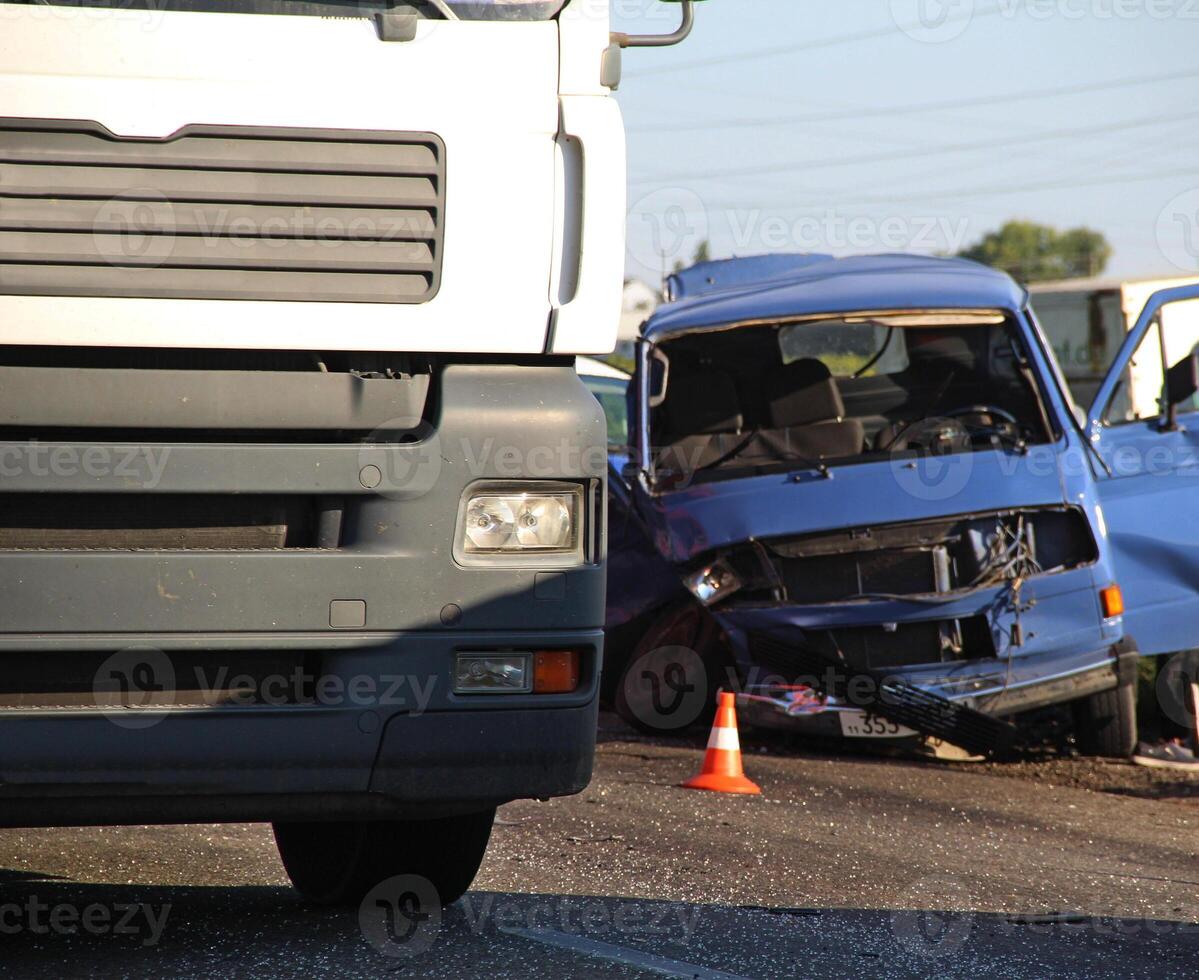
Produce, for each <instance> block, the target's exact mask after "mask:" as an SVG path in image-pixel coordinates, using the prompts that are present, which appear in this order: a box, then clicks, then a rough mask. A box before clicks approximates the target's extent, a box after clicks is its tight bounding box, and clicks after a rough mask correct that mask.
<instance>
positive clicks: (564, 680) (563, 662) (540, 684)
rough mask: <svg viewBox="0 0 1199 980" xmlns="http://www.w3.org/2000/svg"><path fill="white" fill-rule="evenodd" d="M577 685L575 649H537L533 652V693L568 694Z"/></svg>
mask: <svg viewBox="0 0 1199 980" xmlns="http://www.w3.org/2000/svg"><path fill="white" fill-rule="evenodd" d="M578 687H579V652H578V651H577V650H538V651H537V652H536V653H534V654H533V693H534V694H570V693H571V692H572V691H576V690H578Z"/></svg>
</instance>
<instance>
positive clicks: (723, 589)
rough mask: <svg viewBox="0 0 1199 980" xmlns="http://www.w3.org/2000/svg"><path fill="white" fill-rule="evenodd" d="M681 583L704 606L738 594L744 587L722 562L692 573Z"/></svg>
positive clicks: (731, 570) (739, 579)
mask: <svg viewBox="0 0 1199 980" xmlns="http://www.w3.org/2000/svg"><path fill="white" fill-rule="evenodd" d="M683 583H684V584H685V585H686V586H687V588H688V589H690V590H691V594H692V595H694V596H695V598H697V599H698V600H699V601H700V602H702V603H703V604H704V605H705V606H710V605H712V604H713V603H716V602H719V601H720V600H721V599H723V598H725V597H726V596H730V595H733V594H734V593H735V592H740V591H741V589H742V588H743V586H744V583H743V582H742V581H741V577H740V576H739V575H738V574H737V573H736V572H735V571H733V569H732V568H730V567H729V565H728V564H727V563H726V562H724V561H717V562H713V563H712V564H711V565H709V566H708V567H707V568H701V569H700V570H699V571H697V572H692V573H691V574H690V575H688V576H687V577H686V578H685V579H683Z"/></svg>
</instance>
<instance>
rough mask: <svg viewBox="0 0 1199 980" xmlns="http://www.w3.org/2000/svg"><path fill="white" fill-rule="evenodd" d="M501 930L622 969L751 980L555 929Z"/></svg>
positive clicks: (682, 978) (704, 979)
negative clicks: (614, 964)
mask: <svg viewBox="0 0 1199 980" xmlns="http://www.w3.org/2000/svg"><path fill="white" fill-rule="evenodd" d="M500 931H501V932H503V933H506V934H507V935H509V936H519V937H520V938H521V939H531V940H532V941H533V942H535V943H544V944H545V945H546V946H557V947H558V948H559V949H565V950H569V951H570V952H572V953H578V954H580V955H582V956H593V957H595V958H596V959H601V960H608V961H609V962H611V963H619V964H621V965H622V966H631V967H634V968H635V969H638V970H649V971H650V972H652V973H657V974H659V975H660V976H663V977H674V978H675V980H748V978H746V977H742V976H739V975H738V974H735V973H725V972H723V971H721V970H709V969H708V968H707V967H703V966H694V965H693V964H691V963H684V962H682V961H681V960H671V959H667V958H666V957H665V956H655V955H654V954H653V953H643V952H642V951H641V950H638V949H629V948H628V947H626V946H614V945H612V944H611V943H601V942H599V941H598V940H596V939H587V938H585V937H584V936H574V935H571V934H569V933H565V932H557V931H555V930H554V929H501V930H500Z"/></svg>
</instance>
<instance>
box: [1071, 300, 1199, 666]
mask: <svg viewBox="0 0 1199 980" xmlns="http://www.w3.org/2000/svg"><path fill="white" fill-rule="evenodd" d="M1197 352H1199V284H1196V285H1188V286H1178V287H1175V288H1172V289H1164V290H1162V291H1160V292H1157V293H1154V294H1153V295H1152V296H1151V297H1150V298H1149V301H1148V303H1147V304H1146V305H1145V309H1144V310H1143V311H1142V313H1141V315H1140V317H1138V319H1137V322H1136V324H1135V326H1134V327H1133V328H1132V330H1131V331H1130V332H1129V334H1128V336H1127V338H1126V339H1125V341H1124V344H1123V345H1122V347H1121V348H1120V351H1119V353H1118V354H1117V355H1116V359H1115V361H1114V362H1113V363H1112V366H1111V369H1110V370H1109V372H1108V374H1107V376H1106V378H1105V379H1104V381H1103V383H1102V385H1101V386H1100V388H1099V391H1098V393H1097V395H1096V396H1095V401H1094V403H1093V404H1092V406H1091V410H1090V412H1089V415H1088V426H1089V432H1088V435H1089V437H1090V439H1091V444H1092V445H1093V446H1094V447H1095V449H1096V450H1097V452H1098V454H1099V456H1100V457H1101V458H1102V460H1103V462H1104V469H1103V471H1101V472H1100V473H1099V474H1098V478H1099V499H1100V502H1101V504H1102V506H1103V513H1104V518H1105V523H1106V526H1107V530H1108V535H1109V539H1110V541H1111V545H1112V552H1113V559H1114V562H1115V568H1116V575H1117V577H1118V579H1119V583H1120V586H1121V588H1122V589H1123V591H1124V600H1125V607H1126V611H1125V616H1124V623H1125V629H1126V631H1127V633H1128V634H1129V635H1130V636H1131V637H1133V638H1134V639H1135V640H1136V641H1137V644H1138V646H1139V647H1140V649H1141V652H1142V653H1144V654H1158V653H1171V652H1173V651H1176V650H1185V649H1190V648H1193V647H1199V396H1197V395H1196V394H1195V392H1194V391H1190V392H1189V393H1188V391H1187V389H1188V388H1189V385H1187V384H1186V382H1185V380H1180V379H1183V378H1184V376H1187V375H1190V376H1192V377H1193V371H1194V369H1193V368H1192V363H1193V362H1192V358H1194V357H1195V355H1196V353H1197ZM1176 366H1177V367H1176ZM1172 368H1174V370H1171V369H1172ZM1171 377H1172V378H1173V382H1171V383H1170V384H1167V379H1168V378H1171ZM1168 389H1169V390H1170V391H1172V392H1173V394H1172V395H1171V394H1169V393H1168ZM1183 396H1185V397H1183ZM1171 399H1173V401H1174V404H1173V405H1172V406H1171V405H1170V404H1169V401H1170V400H1171Z"/></svg>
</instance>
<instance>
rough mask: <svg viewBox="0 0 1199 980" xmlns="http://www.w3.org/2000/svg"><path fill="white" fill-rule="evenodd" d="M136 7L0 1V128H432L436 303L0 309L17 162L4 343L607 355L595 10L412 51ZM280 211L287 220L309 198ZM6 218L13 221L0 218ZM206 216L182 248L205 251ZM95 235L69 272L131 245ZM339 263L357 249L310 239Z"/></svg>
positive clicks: (608, 237) (135, 175) (89, 301)
mask: <svg viewBox="0 0 1199 980" xmlns="http://www.w3.org/2000/svg"><path fill="white" fill-rule="evenodd" d="M149 7H150V9H142V10H135V9H119V8H120V5H117V8H118V9H110V8H102V7H69V6H68V7H63V6H50V5H40V4H32V5H30V4H13V3H0V105H2V106H3V109H2V110H0V116H3V117H5V118H7V119H14V118H16V119H26V120H74V121H86V122H88V123H89V124H94V125H96V126H98V127H102V130H103V131H106V132H107V133H108V134H111V136H112V137H114V138H116V139H117V140H149V141H159V143H161V142H162V141H168V142H169V141H170V140H171V139H172V138H173V137H175V136H176V135H177V134H181V133H183V132H184V130H185V129H187V128H194V127H204V126H215V127H226V128H237V127H255V128H256V129H262V128H268V129H313V130H343V131H344V130H359V131H363V132H372V133H373V132H378V133H396V132H402V133H430V134H434V135H435V136H436V137H438V138H439V139H440V140H441V141H442V143H443V144H444V154H445V164H444V187H443V188H442V192H443V194H444V214H443V216H442V218H443V224H442V226H441V229H440V231H441V241H440V245H439V247H440V248H441V250H442V254H441V255H440V256H438V258H439V260H440V284H439V287H438V288H437V290H436V293H435V295H433V296H432V298H430V299H428V300H427V301H425V302H418V303H402V304H400V303H391V302H312V301H306V300H304V299H303V298H302V297H299V296H297V299H296V300H295V301H278V300H277V299H270V300H261V301H257V302H245V301H242V300H236V299H228V298H225V299H221V298H189V297H177V298H162V297H155V298H148V297H138V296H97V295H28V294H24V295H13V294H11V293H7V292H6V290H5V280H6V277H10V276H11V272H12V269H11V266H10V265H9V264H8V263H9V262H10V261H12V260H13V259H14V257H19V256H21V255H25V256H28V255H30V254H31V253H36V247H37V246H36V244H31V239H30V237H29V232H28V228H27V227H26V226H25V225H23V224H22V223H21V220H20V217H21V215H20V212H17V211H16V210H15V205H16V204H17V203H18V202H17V201H16V200H14V199H12V198H6V197H5V196H4V192H5V188H6V185H7V186H8V187H9V188H11V186H12V184H13V183H14V181H15V182H16V183H18V184H20V183H21V181H22V180H27V181H33V182H34V184H36V176H33V177H31V176H30V174H29V171H28V169H27V168H28V167H30V166H37V165H38V164H37V162H36V161H34V162H33V163H31V162H30V161H29V160H28V159H17V160H13V159H9V160H0V345H4V344H34V343H36V344H39V345H77V346H87V345H92V346H107V347H112V346H127V347H156V348H161V347H182V348H227V349H236V348H258V349H290V350H297V349H299V350H376V351H408V352H413V351H430V352H434V351H435V352H443V353H454V352H489V353H509V354H518V353H519V354H540V353H558V354H573V353H602V352H606V351H609V350H611V349H612V347H613V345H614V343H615V339H616V329H617V324H618V323H619V319H620V304H621V287H622V273H623V249H622V248H621V243H622V242H623V235H624V212H625V206H624V199H625V166H624V134H623V128H622V124H621V119H620V112H619V109H618V107H617V104H616V102H615V101H614V100H613V99H611V98H610V97H609V96H610V92H609V90H608V89H607V88H605V87H604V86H603V85H601V84H600V73H601V60H602V58H603V55H604V51H605V49H606V48H607V47H608V44H609V23H608V9H607V3H606V2H605V0H601V2H595V0H571V3H570V4H569V5H568V6H567V7H566V9H564V10H563V12H562V13H561V14H560V15H559V18H558V19H557V20H545V21H541V22H532V23H530V22H506V21H500V22H496V21H482V22H471V21H466V20H461V21H449V20H437V19H423V20H421V21H420V22H419V23H418V25H417V30H416V36H415V38H413V39H412V40H410V41H384V40H382V39H381V37H380V35H379V33H378V32H377V29H376V25H375V23H374V22H373V21H372V20H371V19H370V18H369V17H357V18H329V17H314V16H278V15H256V14H246V13H212V12H202V13H201V12H184V11H174V10H165V9H161V5H155V4H150V5H149ZM297 66H303V69H302V70H300V71H297ZM54 162H55V163H56V164H60V163H62V162H64V161H63V160H61V159H60V160H56V161H54ZM67 162H69V161H67ZM16 168H26V169H23V170H20V171H17V170H16ZM6 171H8V172H9V173H8V174H7V176H8V177H9V180H7V181H5V179H4V177H5V176H6ZM122 180H123V181H124V183H122ZM68 183H69V181H68ZM89 186H90V185H89ZM97 186H99V187H103V188H104V189H105V190H104V193H105V195H106V199H100V198H97V199H96V200H95V202H94V203H95V205H96V206H97V207H99V208H103V206H104V204H105V203H106V200H107V202H111V201H114V200H115V201H121V200H124V199H126V198H128V197H131V196H132V197H140V199H142V200H143V201H148V202H149V203H150V204H151V205H153V206H154V207H156V208H159V209H162V208H170V207H171V206H172V204H173V202H172V201H171V200H170V198H171V194H170V193H169V191H162V190H161V189H160V188H158V187H157V186H156V180H155V172H154V171H149V172H146V171H143V172H137V171H135V170H126V171H124V172H123V174H122V175H113V179H112V180H111V181H106V182H101V183H100V184H99V185H97ZM92 197H93V198H96V194H95V193H92ZM287 203H288V204H289V205H294V208H293V213H294V214H296V215H301V217H298V218H297V219H296V220H297V221H299V222H303V221H304V220H305V219H304V217H302V215H303V212H304V209H305V203H306V202H305V201H303V200H296V201H293V202H287ZM6 210H7V211H8V212H9V213H10V214H13V215H15V217H14V218H13V219H11V220H9V221H7V222H6V221H5V212H6ZM219 222H220V218H219V216H218V217H217V218H216V219H215V226H214V225H210V226H208V227H207V233H206V234H203V235H201V243H202V244H201V245H199V246H196V247H199V248H203V247H204V246H207V245H213V246H214V247H218V248H219V247H220V242H219V241H214V239H218V238H220V237H221V232H222V230H223V229H222V228H221V227H219ZM41 230H43V231H44V228H42V229H41ZM101 231H103V232H104V233H105V234H107V233H108V232H109V231H113V229H108V228H103V229H101V228H99V227H98V226H97V227H96V229H95V231H94V232H93V229H91V228H87V227H83V228H79V227H75V228H71V229H69V232H70V233H72V234H74V235H76V236H77V238H76V239H74V240H71V241H69V242H66V243H62V242H59V241H55V242H52V243H51V245H52V247H53V249H54V251H55V252H56V253H57V254H58V256H59V257H60V258H61V257H62V255H63V254H65V255H67V257H68V258H72V259H79V257H80V256H81V255H84V254H86V253H88V252H89V249H90V251H91V252H93V253H94V252H99V253H100V254H102V255H111V251H109V252H105V247H106V246H108V247H109V248H110V249H111V248H114V247H115V248H116V249H117V252H118V256H117V260H118V261H119V258H120V253H121V251H122V250H123V249H124V248H125V247H126V244H128V247H129V248H130V249H132V250H134V251H136V249H137V242H136V241H134V242H132V244H129V243H128V239H129V237H130V236H132V237H133V238H134V239H136V238H137V237H138V235H139V231H140V229H138V228H136V227H134V228H127V229H125V231H124V239H121V238H118V239H116V240H115V241H116V244H115V246H114V245H113V244H112V242H109V241H106V242H102V243H97V244H96V245H91V244H90V243H89V241H88V239H90V238H92V237H93V235H94V234H100V233H101ZM115 233H116V234H117V235H118V236H120V235H121V234H122V233H121V230H120V229H115ZM250 237H254V236H253V234H252V233H251V236H250ZM39 244H40V242H39ZM189 244H193V245H194V243H189ZM156 245H157V246H159V247H160V246H161V243H160V242H159V243H156ZM178 247H179V243H178V242H176V248H178ZM338 247H340V248H342V249H343V250H344V251H347V252H348V251H351V250H352V249H353V248H354V247H355V246H354V245H353V243H350V245H349V247H348V249H347V248H346V243H345V242H332V243H331V242H329V241H322V242H317V243H315V244H313V245H312V248H313V250H321V249H324V250H325V251H326V253H328V251H329V250H330V249H332V248H338ZM176 254H177V253H176ZM584 254H585V255H586V261H585V262H583V261H582V256H583V255H584ZM163 258H164V261H167V262H169V261H171V256H169V255H168V256H164V257H163ZM551 320H552V321H553V322H552V324H551Z"/></svg>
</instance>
